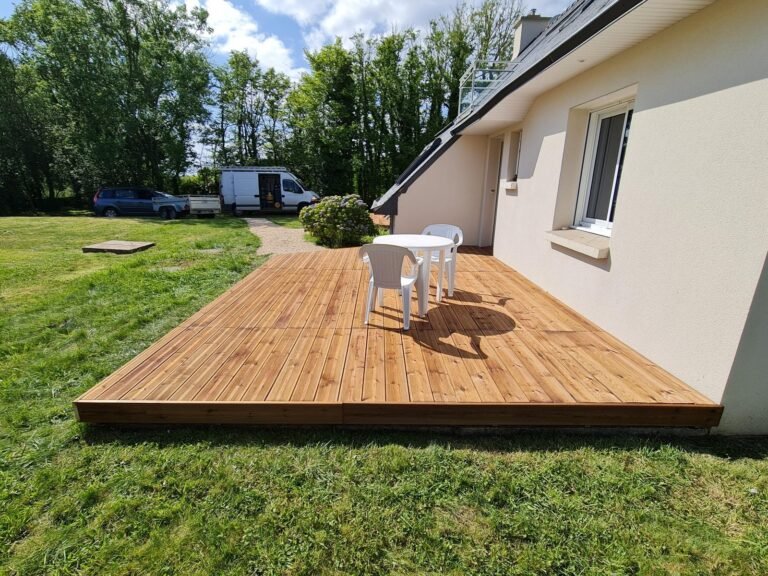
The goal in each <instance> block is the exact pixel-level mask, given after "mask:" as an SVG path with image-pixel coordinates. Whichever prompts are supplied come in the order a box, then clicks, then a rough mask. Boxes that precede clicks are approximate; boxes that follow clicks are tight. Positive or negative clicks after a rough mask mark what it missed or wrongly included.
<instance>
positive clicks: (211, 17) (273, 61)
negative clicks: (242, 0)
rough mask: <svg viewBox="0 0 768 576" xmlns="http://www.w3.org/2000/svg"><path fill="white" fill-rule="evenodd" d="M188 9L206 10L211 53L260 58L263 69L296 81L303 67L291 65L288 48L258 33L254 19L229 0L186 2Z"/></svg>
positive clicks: (274, 39)
mask: <svg viewBox="0 0 768 576" xmlns="http://www.w3.org/2000/svg"><path fill="white" fill-rule="evenodd" d="M186 5H187V8H188V9H191V8H196V7H202V8H205V9H206V10H207V11H208V26H210V27H211V28H212V29H213V32H211V34H210V36H209V39H210V41H211V45H212V47H213V50H214V51H216V52H218V53H219V54H223V55H226V54H229V53H230V52H232V51H233V50H239V51H245V52H248V54H250V55H251V56H255V57H256V58H258V59H259V62H260V63H261V65H262V67H263V68H270V67H271V68H274V69H275V70H278V71H280V72H284V73H286V74H288V76H290V77H291V79H293V80H295V79H297V78H298V77H299V76H300V75H301V73H302V72H304V71H305V69H304V68H299V67H296V66H295V65H294V61H293V55H292V52H291V49H290V48H288V47H287V46H286V45H285V44H284V43H283V41H282V40H280V39H279V38H278V37H277V36H274V35H268V34H265V33H263V32H259V25H258V23H257V22H256V20H254V19H253V17H252V16H251V15H250V14H248V13H247V12H244V11H243V10H240V9H239V8H238V7H237V6H235V5H234V4H233V3H232V2H230V1H229V0H186Z"/></svg>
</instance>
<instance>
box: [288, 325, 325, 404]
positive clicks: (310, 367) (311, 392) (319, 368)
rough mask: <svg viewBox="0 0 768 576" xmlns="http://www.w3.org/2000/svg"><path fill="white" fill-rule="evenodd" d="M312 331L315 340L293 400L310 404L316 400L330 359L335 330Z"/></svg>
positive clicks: (316, 329)
mask: <svg viewBox="0 0 768 576" xmlns="http://www.w3.org/2000/svg"><path fill="white" fill-rule="evenodd" d="M311 330H314V331H315V338H314V340H313V341H312V345H311V347H310V348H309V351H308V352H307V357H306V361H305V362H304V366H303V368H302V369H301V374H299V376H298V379H297V381H296V386H295V388H294V389H293V393H292V394H291V400H297V401H303V402H310V401H312V400H314V399H315V397H316V396H317V392H318V390H317V389H318V386H319V384H320V377H321V375H322V373H323V368H324V365H325V361H326V358H327V357H328V349H329V348H330V346H331V342H332V341H333V333H334V329H333V328H312V329H311ZM334 400H335V398H334Z"/></svg>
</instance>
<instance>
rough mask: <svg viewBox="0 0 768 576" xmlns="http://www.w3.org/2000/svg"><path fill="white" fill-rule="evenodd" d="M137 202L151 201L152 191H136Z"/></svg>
mask: <svg viewBox="0 0 768 576" xmlns="http://www.w3.org/2000/svg"><path fill="white" fill-rule="evenodd" d="M136 195H137V197H138V198H139V200H152V196H153V194H152V190H138V191H137V193H136Z"/></svg>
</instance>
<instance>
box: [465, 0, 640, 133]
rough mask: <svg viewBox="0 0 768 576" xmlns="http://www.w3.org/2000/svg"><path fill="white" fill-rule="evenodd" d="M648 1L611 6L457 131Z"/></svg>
mask: <svg viewBox="0 0 768 576" xmlns="http://www.w3.org/2000/svg"><path fill="white" fill-rule="evenodd" d="M645 2H646V0H618V2H616V3H615V4H613V5H612V6H609V7H608V8H607V9H606V10H605V11H604V12H602V13H600V14H599V15H598V16H597V17H596V18H594V19H593V20H591V21H590V22H589V23H588V24H587V25H586V26H584V28H582V29H581V30H579V31H578V32H576V33H575V34H574V35H573V36H571V37H570V38H568V39H567V40H566V41H564V42H563V43H562V44H558V45H557V46H556V47H555V48H554V49H553V50H552V51H551V52H550V53H549V54H547V55H546V56H544V57H542V58H541V59H540V60H539V61H538V62H536V63H535V64H534V65H532V66H531V67H530V68H528V70H526V71H525V72H523V73H522V74H521V75H520V76H519V77H518V78H515V79H514V80H513V81H512V82H510V83H509V84H507V85H506V86H504V87H502V88H500V89H499V90H498V91H497V92H496V93H495V94H494V95H493V96H491V97H490V98H488V100H486V101H485V102H483V104H482V105H481V106H480V107H478V108H477V109H476V110H474V111H473V112H472V113H471V114H469V115H468V116H467V117H466V118H465V119H464V120H462V121H461V122H459V123H458V124H457V125H456V126H455V127H454V128H453V131H454V132H459V131H461V130H463V129H465V128H467V127H468V126H470V125H471V124H474V123H475V122H476V121H478V120H480V118H482V117H483V116H485V115H486V114H487V113H488V112H489V111H490V110H491V109H492V108H494V107H495V106H496V105H497V104H498V103H499V102H500V101H501V100H503V99H504V98H506V97H507V96H508V95H509V94H511V93H512V92H514V91H515V90H517V89H519V88H520V87H522V86H523V85H525V84H527V83H528V82H530V81H531V80H533V79H534V78H535V77H536V76H538V75H539V74H541V73H542V72H543V71H544V70H546V69H547V68H549V67H550V66H551V65H553V64H555V63H556V62H557V61H559V60H561V59H562V58H564V57H565V56H567V55H568V54H570V53H571V52H572V51H573V50H575V49H576V48H578V47H579V46H580V45H581V44H583V43H584V42H586V41H587V40H589V39H590V38H592V37H593V36H594V35H596V34H597V33H599V32H601V31H602V30H603V29H605V28H607V27H608V26H610V25H611V24H613V23H614V22H615V21H616V20H618V19H619V18H621V17H622V16H624V15H625V14H627V13H628V12H630V11H631V10H633V9H634V8H636V7H637V6H639V5H640V4H643V3H645Z"/></svg>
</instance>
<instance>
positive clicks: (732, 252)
mask: <svg viewBox="0 0 768 576" xmlns="http://www.w3.org/2000/svg"><path fill="white" fill-rule="evenodd" d="M766 30H768V6H766V3H765V1H764V0H733V1H725V0H721V1H720V2H717V3H715V4H714V5H712V6H711V7H709V8H706V9H704V10H702V11H700V12H698V13H696V14H694V15H692V16H690V17H688V18H686V19H685V20H683V21H681V22H680V23H678V24H676V25H674V26H672V27H670V28H668V29H666V30H664V31H662V32H661V33H659V34H657V35H655V36H654V37H652V38H650V39H648V40H646V41H645V42H643V43H642V44H639V45H638V46H636V47H634V48H632V49H630V50H628V51H626V52H624V53H622V54H620V55H619V56H617V57H614V58H612V59H611V60H609V61H607V62H604V63H603V64H600V65H598V66H597V67H595V68H592V69H591V70H588V71H586V72H585V73H583V74H581V75H580V76H578V77H576V78H574V79H572V80H571V81H568V82H567V83H565V84H563V85H561V86H559V87H558V88H556V89H554V90H551V91H550V92H548V93H546V94H544V95H542V96H541V97H539V98H538V99H537V100H536V101H535V102H534V104H533V106H532V108H531V109H530V111H529V113H528V115H527V117H526V119H525V121H524V122H523V124H522V127H521V128H522V138H523V142H522V147H521V158H520V171H519V182H518V190H517V192H516V193H514V194H504V193H502V194H501V196H500V200H499V209H498V215H497V225H496V234H495V238H494V251H495V254H496V256H497V257H499V258H500V259H502V260H503V261H504V262H506V263H508V264H509V265H511V266H513V267H515V268H516V269H517V270H519V271H520V272H522V273H523V274H524V275H526V276H528V277H529V278H530V279H531V280H533V281H534V282H536V283H537V284H539V285H540V286H542V287H543V288H544V289H545V290H547V291H549V292H551V293H552V294H553V295H554V296H556V297H558V298H560V299H561V300H563V301H564V302H565V303H567V304H569V305H570V306H572V307H574V308H575V309H576V310H578V311H579V312H581V313H583V314H584V315H585V316H587V317H588V318H590V319H591V320H592V321H594V322H595V323H597V324H598V325H600V326H601V327H603V328H605V329H607V330H608V331H610V332H612V333H613V334H615V335H616V336H617V337H619V338H620V339H622V340H623V341H625V342H626V343H627V344H629V345H630V346H632V347H634V348H635V349H637V350H638V351H639V352H641V353H642V354H644V355H646V356H647V357H649V358H650V359H651V360H653V361H655V362H657V363H659V364H660V365H661V366H663V367H664V368H666V369H667V370H669V371H670V372H672V373H673V374H675V375H676V376H678V377H679V378H681V379H682V380H684V381H685V382H687V383H688V384H690V385H692V386H694V387H695V388H697V389H698V390H700V391H701V392H703V393H704V394H706V395H708V396H709V397H710V398H712V399H713V400H716V401H722V402H724V404H725V413H724V417H723V421H722V423H721V427H720V430H721V431H724V432H739V433H768V366H766V357H768V325H767V323H766V310H768V298H766V295H765V294H764V292H765V290H767V289H768V282H766V281H765V280H763V282H762V283H761V284H760V288H759V289H758V280H759V278H760V277H761V275H763V277H764V276H765V274H766V272H765V267H766V251H768V57H767V56H766V54H768V35H766V33H765V32H766ZM633 85H636V91H637V92H636V101H635V112H634V118H633V121H632V128H631V133H630V138H629V143H628V148H627V155H626V159H625V164H624V173H623V176H622V180H621V187H620V189H619V195H618V202H617V208H616V214H615V222H614V229H613V234H612V237H611V241H610V250H611V257H610V260H608V261H595V260H590V259H589V258H586V257H583V256H580V255H578V254H575V253H572V252H570V251H568V250H566V249H563V248H558V247H555V246H552V245H551V244H550V243H549V242H548V241H547V240H546V237H545V234H544V233H545V231H546V230H550V229H552V228H553V227H560V226H562V225H565V224H571V223H572V219H573V213H574V205H575V197H576V191H577V188H578V179H579V168H580V165H581V154H582V153H583V152H582V151H583V147H584V133H585V130H586V118H587V115H586V113H584V112H580V111H579V110H578V107H579V106H580V105H582V104H583V103H585V102H588V101H590V100H594V99H596V98H599V97H601V96H603V95H605V94H608V93H611V92H614V91H616V90H619V89H622V88H626V87H632V86H633ZM630 89H631V90H634V89H635V88H630ZM516 128H517V127H516ZM505 156H506V155H505ZM504 173H506V166H502V174H504ZM745 325H746V327H747V329H746V331H745ZM743 335H744V338H742V336H743ZM737 350H738V351H739V353H738V354H737ZM760 351H762V353H760Z"/></svg>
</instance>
